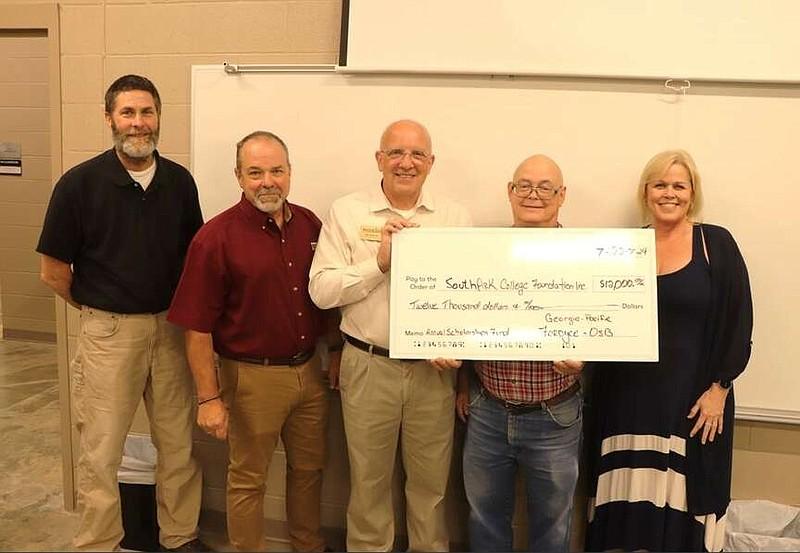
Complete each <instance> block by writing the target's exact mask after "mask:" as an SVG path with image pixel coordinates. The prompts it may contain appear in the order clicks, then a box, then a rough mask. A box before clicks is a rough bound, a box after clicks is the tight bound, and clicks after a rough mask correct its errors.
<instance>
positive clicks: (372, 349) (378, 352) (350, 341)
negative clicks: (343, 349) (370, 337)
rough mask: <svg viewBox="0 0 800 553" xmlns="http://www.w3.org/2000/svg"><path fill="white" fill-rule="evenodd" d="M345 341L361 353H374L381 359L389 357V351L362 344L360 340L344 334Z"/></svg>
mask: <svg viewBox="0 0 800 553" xmlns="http://www.w3.org/2000/svg"><path fill="white" fill-rule="evenodd" d="M342 334H344V333H342ZM344 339H345V341H346V342H347V343H348V344H350V345H351V346H353V347H356V348H358V349H360V350H361V351H366V352H367V353H374V354H375V355H380V356H381V357H389V350H388V349H386V348H382V347H380V346H373V345H372V344H368V343H366V342H362V341H361V340H359V339H358V338H353V337H352V336H350V335H349V334H344Z"/></svg>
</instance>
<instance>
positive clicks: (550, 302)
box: [389, 228, 658, 361]
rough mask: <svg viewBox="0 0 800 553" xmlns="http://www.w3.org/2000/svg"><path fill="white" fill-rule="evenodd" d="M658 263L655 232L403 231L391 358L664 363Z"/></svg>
mask: <svg viewBox="0 0 800 553" xmlns="http://www.w3.org/2000/svg"><path fill="white" fill-rule="evenodd" d="M655 260H656V255H655V238H654V233H653V231H652V230H650V229H565V228H559V229H534V228H437V229H423V228H409V229H404V230H403V231H401V232H399V233H397V234H395V235H394V236H393V242H392V273H391V311H390V340H389V346H390V351H391V356H392V357H394V358H399V359H430V358H435V357H450V358H454V359H531V360H554V359H581V360H584V361H602V360H630V361H633V360H636V361H657V360H658V316H657V301H656V261H655Z"/></svg>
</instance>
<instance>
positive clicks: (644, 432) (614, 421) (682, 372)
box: [586, 225, 732, 551]
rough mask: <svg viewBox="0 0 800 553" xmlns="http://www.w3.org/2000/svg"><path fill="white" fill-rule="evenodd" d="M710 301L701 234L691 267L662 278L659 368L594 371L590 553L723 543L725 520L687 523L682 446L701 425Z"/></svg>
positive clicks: (614, 366)
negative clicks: (695, 412) (698, 414)
mask: <svg viewBox="0 0 800 553" xmlns="http://www.w3.org/2000/svg"><path fill="white" fill-rule="evenodd" d="M711 300H712V294H711V275H710V270H709V265H708V262H707V261H706V258H705V254H704V252H703V242H702V237H701V233H700V227H699V226H698V225H695V227H694V230H693V236H692V258H691V261H690V262H689V263H688V264H687V265H686V266H685V267H683V268H682V269H679V270H678V271H675V272H673V273H669V274H665V275H660V276H659V277H658V328H659V361H658V362H657V363H645V362H611V363H599V364H597V366H596V367H595V370H594V377H593V378H594V380H593V383H592V391H591V399H590V411H591V413H592V416H591V419H592V420H591V423H590V429H589V430H588V442H587V447H588V449H589V457H590V459H589V467H590V474H591V484H590V485H591V490H590V496H593V499H592V500H591V501H590V508H589V518H590V524H589V528H588V530H587V536H586V549H587V551H604V550H608V549H624V550H628V551H631V550H637V549H646V550H649V551H703V550H705V549H706V545H705V544H706V543H709V544H712V543H714V542H718V543H719V541H720V540H721V536H715V535H714V533H715V532H717V533H719V532H722V530H723V528H722V527H721V526H717V525H716V520H717V519H719V518H721V517H722V515H724V513H717V514H716V516H715V517H696V516H694V515H691V514H689V512H688V511H687V494H686V473H687V464H686V453H687V447H686V443H687V441H688V440H689V439H690V438H689V431H690V430H691V428H692V426H693V424H694V422H695V420H696V419H688V418H687V415H688V413H689V410H690V409H691V407H692V405H694V402H695V401H697V399H698V398H697V397H695V396H696V392H695V390H696V382H697V377H698V371H700V370H701V365H702V363H703V357H704V355H703V354H704V351H705V349H704V345H705V343H706V340H705V338H706V337H705V332H706V328H707V324H706V323H707V319H708V316H709V308H710V305H711ZM728 431H729V432H730V431H732V429H730V430H728ZM692 439H694V440H697V439H699V437H698V436H695V437H694V438H692ZM709 519H710V520H709ZM707 522H710V524H709V525H707ZM711 547H712V548H716V547H715V546H713V545H712V546H711Z"/></svg>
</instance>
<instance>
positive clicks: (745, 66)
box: [342, 0, 800, 82]
mask: <svg viewBox="0 0 800 553" xmlns="http://www.w3.org/2000/svg"><path fill="white" fill-rule="evenodd" d="M344 5H345V9H344V10H343V14H342V15H343V21H342V24H343V29H344V30H346V36H345V40H343V41H342V48H343V49H344V50H346V51H345V52H343V54H344V56H345V58H346V65H347V67H348V69H350V70H354V71H376V70H378V71H412V72H438V73H442V72H456V73H494V74H518V75H519V74H523V75H524V74H536V75H573V76H574V75H581V76H600V77H650V78H652V77H655V78H661V79H665V78H668V77H675V78H688V79H705V80H723V81H779V82H780V81H784V82H786V81H794V82H798V81H800V57H798V55H797V53H798V52H800V33H798V32H797V23H798V21H800V3H798V2H797V1H796V0H767V1H764V2H756V1H753V0H701V1H698V0H670V1H665V0H608V1H604V2H587V1H586V0H559V1H556V2H554V1H552V0H493V1H492V2H476V1H469V0H468V1H464V0H403V1H402V2H398V1H396V0H349V1H347V2H345V3H344ZM342 63H344V62H342Z"/></svg>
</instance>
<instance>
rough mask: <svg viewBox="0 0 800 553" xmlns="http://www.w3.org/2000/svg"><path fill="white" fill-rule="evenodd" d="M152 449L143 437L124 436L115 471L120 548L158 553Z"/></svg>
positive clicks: (154, 454) (154, 462) (148, 440)
mask: <svg viewBox="0 0 800 553" xmlns="http://www.w3.org/2000/svg"><path fill="white" fill-rule="evenodd" d="M155 472H156V448H155V446H153V442H152V441H151V440H150V436H148V435H146V434H134V433H131V434H128V437H127V438H126V439H125V448H124V449H123V452H122V463H121V464H120V467H119V471H118V472H117V479H118V481H119V496H120V502H121V506H122V528H123V529H124V531H125V536H124V537H123V538H122V542H121V543H120V547H121V548H123V549H127V550H131V551H159V550H160V549H161V547H160V544H159V541H158V519H157V517H156V477H155Z"/></svg>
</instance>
